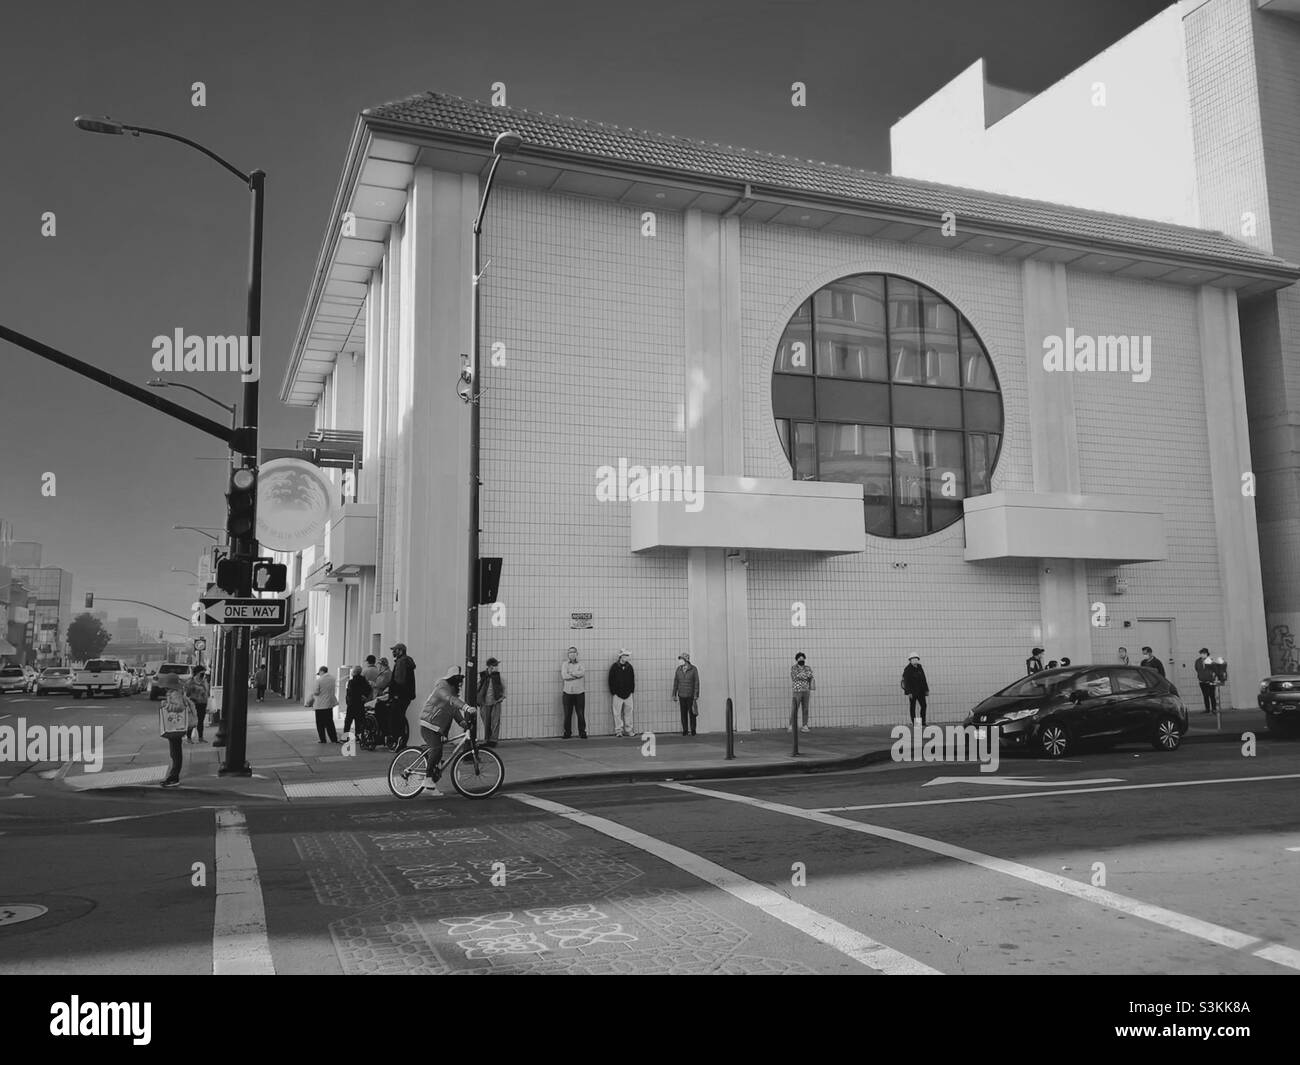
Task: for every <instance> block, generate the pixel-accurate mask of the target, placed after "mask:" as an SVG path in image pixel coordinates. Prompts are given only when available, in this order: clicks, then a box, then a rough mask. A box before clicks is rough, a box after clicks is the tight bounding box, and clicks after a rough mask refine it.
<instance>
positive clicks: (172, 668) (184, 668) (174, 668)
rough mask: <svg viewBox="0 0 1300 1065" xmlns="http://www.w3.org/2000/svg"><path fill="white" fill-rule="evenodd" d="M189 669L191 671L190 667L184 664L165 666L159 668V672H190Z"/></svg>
mask: <svg viewBox="0 0 1300 1065" xmlns="http://www.w3.org/2000/svg"><path fill="white" fill-rule="evenodd" d="M189 671H190V667H189V666H184V665H180V666H163V667H162V669H160V670H158V672H159V673H188V672H189Z"/></svg>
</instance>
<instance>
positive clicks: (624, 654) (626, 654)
mask: <svg viewBox="0 0 1300 1065" xmlns="http://www.w3.org/2000/svg"><path fill="white" fill-rule="evenodd" d="M618 657H619V658H631V657H632V652H631V651H629V650H628V649H627V648H626V647H620V648H619V649H618Z"/></svg>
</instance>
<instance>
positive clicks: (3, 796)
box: [0, 795, 35, 800]
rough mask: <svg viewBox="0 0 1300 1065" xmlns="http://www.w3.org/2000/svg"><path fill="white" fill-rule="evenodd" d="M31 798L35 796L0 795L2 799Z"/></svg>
mask: <svg viewBox="0 0 1300 1065" xmlns="http://www.w3.org/2000/svg"><path fill="white" fill-rule="evenodd" d="M31 798H35V796H33V795H0V800H4V799H31Z"/></svg>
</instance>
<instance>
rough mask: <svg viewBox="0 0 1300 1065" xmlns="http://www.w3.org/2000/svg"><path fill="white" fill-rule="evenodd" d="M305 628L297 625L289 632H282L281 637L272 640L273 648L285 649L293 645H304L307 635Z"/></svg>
mask: <svg viewBox="0 0 1300 1065" xmlns="http://www.w3.org/2000/svg"><path fill="white" fill-rule="evenodd" d="M305 631H306V630H305V628H304V626H302V625H295V626H294V627H293V628H292V629H290V630H289V631H288V632H282V633H281V634H280V635H279V636H274V637H272V638H271V641H270V643H271V646H272V647H285V646H287V645H288V644H291V643H302V642H303V637H304V635H305Z"/></svg>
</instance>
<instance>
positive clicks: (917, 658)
mask: <svg viewBox="0 0 1300 1065" xmlns="http://www.w3.org/2000/svg"><path fill="white" fill-rule="evenodd" d="M913 658H915V659H916V660H917V661H918V662H919V661H921V656H920V655H919V654H917V653H916V652H915V651H913V652H912V653H911V654H910V655H908V656H907V660H908V661H909V662H910V661H912V659H913Z"/></svg>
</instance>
